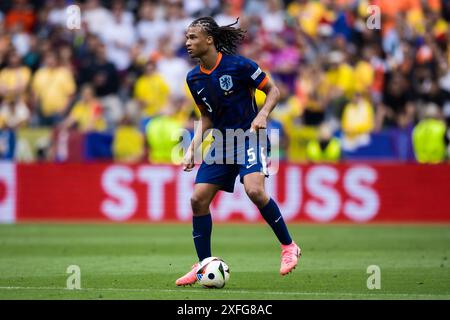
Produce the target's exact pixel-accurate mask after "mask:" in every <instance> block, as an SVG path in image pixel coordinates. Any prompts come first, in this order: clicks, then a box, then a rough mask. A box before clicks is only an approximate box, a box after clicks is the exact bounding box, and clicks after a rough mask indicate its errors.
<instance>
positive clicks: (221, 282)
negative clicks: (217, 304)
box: [197, 257, 230, 289]
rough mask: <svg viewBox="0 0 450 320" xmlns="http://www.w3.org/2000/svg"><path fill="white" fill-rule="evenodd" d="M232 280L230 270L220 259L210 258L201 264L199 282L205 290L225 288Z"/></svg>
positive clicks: (198, 275)
mask: <svg viewBox="0 0 450 320" xmlns="http://www.w3.org/2000/svg"><path fill="white" fill-rule="evenodd" d="M229 279H230V268H229V267H228V265H227V264H226V263H225V262H224V261H223V260H222V259H220V258H217V257H209V258H206V259H203V261H201V262H200V264H199V267H198V269H197V282H198V283H199V284H201V285H202V286H203V287H205V288H218V289H220V288H223V287H224V286H225V284H226V283H227V282H228V280H229Z"/></svg>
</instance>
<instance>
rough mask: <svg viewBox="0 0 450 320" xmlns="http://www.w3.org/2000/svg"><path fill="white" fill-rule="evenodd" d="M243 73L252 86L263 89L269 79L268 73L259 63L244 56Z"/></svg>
mask: <svg viewBox="0 0 450 320" xmlns="http://www.w3.org/2000/svg"><path fill="white" fill-rule="evenodd" d="M242 68H243V73H242V75H243V76H244V77H245V80H246V81H247V82H248V83H249V84H250V86H251V87H253V88H257V89H260V90H261V89H262V88H263V87H264V86H265V85H266V83H267V81H268V80H269V78H268V76H267V74H266V73H265V72H264V71H262V70H261V68H260V67H259V66H258V64H257V63H256V62H254V61H252V60H250V59H247V58H244V57H242Z"/></svg>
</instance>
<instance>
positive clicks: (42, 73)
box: [32, 67, 76, 116]
mask: <svg viewBox="0 0 450 320" xmlns="http://www.w3.org/2000/svg"><path fill="white" fill-rule="evenodd" d="M32 88H33V92H34V93H35V94H36V95H37V97H38V98H39V102H40V108H41V111H42V113H43V114H44V116H51V115H54V114H56V113H60V112H62V111H64V109H65V108H66V107H67V104H68V103H69V98H70V96H71V95H72V94H74V93H75V91H76V85H75V81H74V78H73V76H72V74H71V72H70V70H68V69H67V68H64V67H59V68H53V69H50V68H46V67H44V68H41V69H39V70H38V71H36V74H35V76H34V78H33V83H32Z"/></svg>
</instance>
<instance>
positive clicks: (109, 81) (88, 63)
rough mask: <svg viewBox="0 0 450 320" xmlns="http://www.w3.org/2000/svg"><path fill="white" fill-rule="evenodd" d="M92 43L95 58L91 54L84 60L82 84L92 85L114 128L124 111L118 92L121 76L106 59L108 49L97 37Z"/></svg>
mask: <svg viewBox="0 0 450 320" xmlns="http://www.w3.org/2000/svg"><path fill="white" fill-rule="evenodd" d="M91 41H92V42H93V45H97V47H95V49H94V50H95V52H94V56H93V57H92V56H91V55H90V53H89V51H88V52H87V54H86V55H85V56H84V58H83V60H82V62H81V63H82V65H83V66H82V68H81V70H80V80H79V81H80V83H86V82H89V83H92V85H93V87H94V89H95V95H96V96H98V97H99V99H100V102H101V104H102V105H103V108H104V111H105V113H104V116H105V119H106V121H107V123H108V127H109V128H114V126H115V125H116V124H117V123H118V122H119V121H120V120H121V119H122V116H123V113H124V110H123V104H122V101H121V100H120V99H119V96H118V92H119V87H120V79H119V74H118V72H117V69H116V67H115V66H114V64H113V63H111V62H110V61H109V60H108V59H107V57H106V47H105V45H104V44H102V43H100V42H97V38H96V37H92V38H91Z"/></svg>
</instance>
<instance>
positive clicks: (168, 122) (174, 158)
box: [145, 98, 183, 163]
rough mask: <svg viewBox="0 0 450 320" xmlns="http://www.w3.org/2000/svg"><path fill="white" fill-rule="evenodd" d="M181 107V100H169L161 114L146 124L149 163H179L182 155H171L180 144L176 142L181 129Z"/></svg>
mask: <svg viewBox="0 0 450 320" xmlns="http://www.w3.org/2000/svg"><path fill="white" fill-rule="evenodd" d="M182 105H183V99H180V98H173V99H171V100H170V101H169V104H168V105H167V106H166V107H165V108H163V110H162V113H161V114H160V115H158V116H156V117H154V118H153V119H151V120H150V122H149V123H148V124H147V127H146V130H145V133H146V140H147V144H148V147H149V153H148V159H149V161H150V162H151V163H173V162H175V163H181V159H182V156H183V154H181V153H179V154H175V153H174V154H172V151H173V150H174V147H175V146H176V145H177V144H178V143H179V142H180V141H179V140H177V134H178V133H179V132H180V130H181V129H183V126H182V124H183V122H181V121H180V119H179V112H180V111H181V109H182ZM181 151H182V150H181V149H180V152H181Z"/></svg>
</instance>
